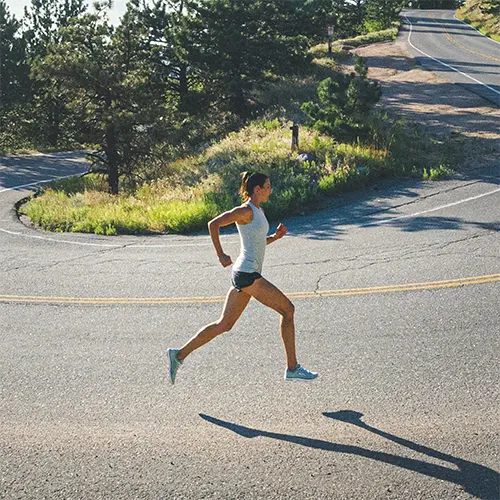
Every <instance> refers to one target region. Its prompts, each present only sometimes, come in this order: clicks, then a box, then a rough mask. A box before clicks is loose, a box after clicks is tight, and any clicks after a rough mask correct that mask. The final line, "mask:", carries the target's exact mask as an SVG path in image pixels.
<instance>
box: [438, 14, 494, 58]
mask: <svg viewBox="0 0 500 500" xmlns="http://www.w3.org/2000/svg"><path fill="white" fill-rule="evenodd" d="M429 17H430V18H431V19H432V20H433V21H434V22H435V23H436V24H439V25H440V26H441V27H442V28H443V30H444V31H445V36H446V38H447V39H448V40H449V41H450V42H451V43H452V44H453V45H456V46H457V47H459V48H461V49H463V50H466V51H467V52H470V53H471V54H475V55H478V56H482V57H485V58H486V59H491V60H492V61H496V62H500V59H499V58H498V57H493V56H490V55H488V54H483V53H482V52H477V51H475V50H471V49H469V48H468V47H466V46H465V45H462V44H461V43H460V42H457V41H455V39H454V38H453V36H452V35H451V33H450V32H449V31H448V29H447V28H446V26H445V25H444V24H441V23H440V22H439V21H438V20H436V19H434V13H431V14H430V15H429Z"/></svg>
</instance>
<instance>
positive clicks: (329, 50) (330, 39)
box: [328, 26, 333, 57]
mask: <svg viewBox="0 0 500 500" xmlns="http://www.w3.org/2000/svg"><path fill="white" fill-rule="evenodd" d="M332 41H333V26H328V56H329V57H332Z"/></svg>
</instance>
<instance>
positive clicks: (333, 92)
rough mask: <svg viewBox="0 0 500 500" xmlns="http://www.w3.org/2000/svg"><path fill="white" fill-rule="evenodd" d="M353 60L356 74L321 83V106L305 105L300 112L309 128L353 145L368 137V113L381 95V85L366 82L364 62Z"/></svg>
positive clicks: (319, 89) (328, 79)
mask: <svg viewBox="0 0 500 500" xmlns="http://www.w3.org/2000/svg"><path fill="white" fill-rule="evenodd" d="M355 58H356V63H355V73H351V74H350V75H344V74H342V73H337V74H336V75H335V76H334V77H332V78H327V79H325V80H323V81H322V82H321V83H320V84H319V87H318V98H319V102H320V104H316V103H314V102H306V103H304V104H303V105H302V108H301V109H302V111H304V113H305V114H306V115H307V117H308V121H307V125H308V126H311V127H313V128H314V129H315V130H318V131H319V132H321V133H323V134H327V135H330V136H331V137H333V138H335V139H336V140H338V141H351V142H353V141H356V140H357V139H359V138H365V137H366V136H367V135H368V132H369V130H370V126H369V119H370V116H369V115H370V111H371V109H372V107H373V106H374V105H375V104H376V103H377V102H378V101H379V100H380V97H381V95H382V91H381V88H380V85H379V84H378V83H377V82H374V81H369V80H368V79H367V78H366V75H367V72H368V69H367V67H366V63H365V59H364V58H362V57H359V56H355Z"/></svg>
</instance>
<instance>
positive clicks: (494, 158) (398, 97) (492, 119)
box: [353, 40, 500, 168]
mask: <svg viewBox="0 0 500 500" xmlns="http://www.w3.org/2000/svg"><path fill="white" fill-rule="evenodd" d="M353 52H354V53H356V54H358V55H361V56H363V57H366V58H367V64H368V67H369V73H368V77H369V78H373V79H375V80H378V81H379V82H380V83H381V85H382V89H383V96H382V100H381V103H380V105H381V106H382V107H383V108H384V109H386V110H387V111H388V112H389V113H390V114H391V115H396V116H405V117H406V118H408V120H410V121H412V122H415V123H419V124H421V125H422V126H424V127H425V129H426V130H427V132H428V133H429V134H430V136H431V137H435V138H437V139H440V138H443V136H449V137H451V138H452V139H453V140H454V141H461V142H462V141H463V142H464V143H465V146H466V148H465V149H466V150H467V152H468V153H469V154H468V155H467V157H465V158H464V162H463V164H462V165H460V167H462V168H469V167H481V166H490V165H492V163H496V164H500V109H498V108H496V107H494V106H493V105H490V104H489V103H488V101H486V100H484V99H482V98H481V97H479V96H477V95H475V94H473V93H471V92H469V91H467V90H465V89H464V88H463V87H461V86H459V85H455V84H452V83H450V82H449V81H447V80H445V79H443V78H441V77H439V76H437V75H436V74H434V73H432V72H430V71H427V70H425V69H423V68H422V67H421V66H420V65H419V64H418V63H416V62H415V60H414V59H413V58H412V57H411V56H410V55H409V54H408V53H407V52H406V50H405V42H404V41H403V40H398V41H396V42H386V43H379V44H374V45H370V46H367V47H360V48H358V49H356V50H354V51H353Z"/></svg>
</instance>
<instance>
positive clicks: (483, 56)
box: [403, 10, 500, 107]
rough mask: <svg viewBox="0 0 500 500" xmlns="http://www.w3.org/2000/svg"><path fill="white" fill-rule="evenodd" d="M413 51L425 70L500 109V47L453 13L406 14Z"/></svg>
mask: <svg viewBox="0 0 500 500" xmlns="http://www.w3.org/2000/svg"><path fill="white" fill-rule="evenodd" d="M403 19H404V21H405V22H406V27H405V29H406V31H407V36H408V39H407V40H408V45H409V51H410V53H411V55H412V56H414V57H415V59H416V60H417V61H418V62H419V63H420V64H422V66H424V67H425V68H427V69H429V70H431V71H434V72H435V73H437V74H439V75H440V76H444V77H445V78H447V79H448V80H450V81H451V82H453V83H458V84H460V85H462V86H463V87H465V88H466V89H467V90H470V91H471V92H474V93H475V94H478V95H480V96H482V97H484V98H485V99H487V100H488V101H490V102H491V103H493V104H495V105H496V106H498V107H500V43H498V42H496V41H494V40H492V39H490V38H488V37H486V36H484V35H482V34H481V33H480V32H479V31H477V30H475V29H474V28H472V27H470V26H469V25H468V24H466V23H464V22H462V21H460V20H458V19H456V18H455V12H454V11H453V10H415V11H410V10H408V11H404V12H403Z"/></svg>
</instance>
